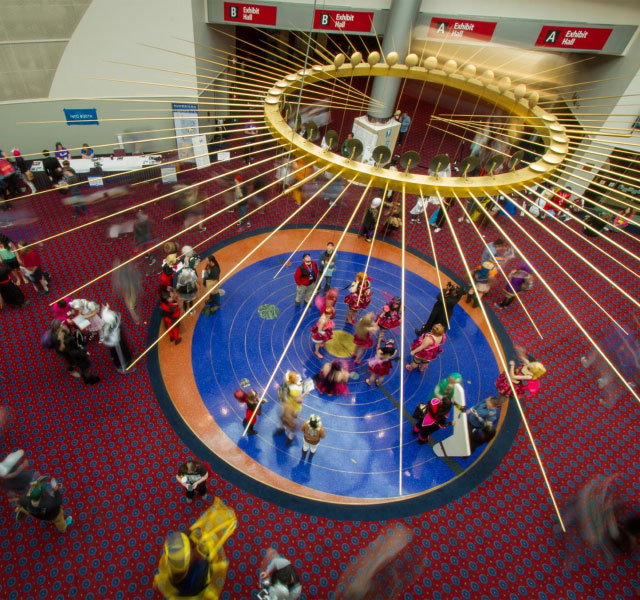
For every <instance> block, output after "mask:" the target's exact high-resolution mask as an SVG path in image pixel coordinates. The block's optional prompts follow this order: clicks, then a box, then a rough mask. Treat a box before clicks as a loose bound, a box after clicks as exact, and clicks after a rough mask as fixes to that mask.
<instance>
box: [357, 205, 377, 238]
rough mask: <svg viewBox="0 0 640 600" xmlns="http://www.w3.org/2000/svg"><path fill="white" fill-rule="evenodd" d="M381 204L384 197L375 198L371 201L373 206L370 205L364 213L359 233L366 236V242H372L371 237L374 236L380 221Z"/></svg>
mask: <svg viewBox="0 0 640 600" xmlns="http://www.w3.org/2000/svg"><path fill="white" fill-rule="evenodd" d="M381 204H382V198H374V199H373V200H372V201H371V206H369V208H368V209H367V212H366V213H365V215H364V219H363V220H362V227H361V228H360V233H359V235H360V236H364V239H365V242H370V241H371V238H373V234H374V232H375V230H376V225H377V223H378V211H379V210H380V205H381Z"/></svg>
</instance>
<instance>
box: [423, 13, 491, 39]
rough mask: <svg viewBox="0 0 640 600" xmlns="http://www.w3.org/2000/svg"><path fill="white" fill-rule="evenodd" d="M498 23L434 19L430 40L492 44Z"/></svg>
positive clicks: (432, 20) (430, 30)
mask: <svg viewBox="0 0 640 600" xmlns="http://www.w3.org/2000/svg"><path fill="white" fill-rule="evenodd" d="M497 24H498V23H497V21H471V20H469V19H447V18H443V17H433V18H432V19H431V25H430V27H429V37H430V38H440V39H443V38H444V39H452V40H455V41H460V40H469V41H474V42H490V41H491V38H492V37H493V32H494V31H495V28H496V25H497Z"/></svg>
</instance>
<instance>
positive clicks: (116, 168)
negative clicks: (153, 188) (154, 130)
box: [31, 154, 162, 174]
mask: <svg viewBox="0 0 640 600" xmlns="http://www.w3.org/2000/svg"><path fill="white" fill-rule="evenodd" d="M161 163H162V155H160V154H144V155H140V156H119V157H101V158H97V159H95V160H90V159H88V158H72V159H71V160H70V161H69V166H70V167H71V168H72V169H73V170H74V171H75V172H76V173H78V174H82V173H89V171H91V169H93V168H95V167H100V168H101V169H102V171H103V172H105V173H122V172H126V171H135V170H136V169H141V168H142V167H149V166H151V165H159V164H161ZM31 170H32V171H33V172H34V173H38V172H42V171H44V168H43V166H42V161H41V160H34V161H33V163H32V165H31Z"/></svg>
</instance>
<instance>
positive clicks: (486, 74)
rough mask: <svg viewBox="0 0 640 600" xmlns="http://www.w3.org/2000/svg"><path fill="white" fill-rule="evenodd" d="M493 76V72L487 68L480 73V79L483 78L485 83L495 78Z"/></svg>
mask: <svg viewBox="0 0 640 600" xmlns="http://www.w3.org/2000/svg"><path fill="white" fill-rule="evenodd" d="M495 76H496V75H495V73H494V72H493V71H492V70H491V69H487V70H486V71H485V72H484V73H483V74H482V79H484V81H485V82H486V83H491V82H492V81H493V80H494V79H495Z"/></svg>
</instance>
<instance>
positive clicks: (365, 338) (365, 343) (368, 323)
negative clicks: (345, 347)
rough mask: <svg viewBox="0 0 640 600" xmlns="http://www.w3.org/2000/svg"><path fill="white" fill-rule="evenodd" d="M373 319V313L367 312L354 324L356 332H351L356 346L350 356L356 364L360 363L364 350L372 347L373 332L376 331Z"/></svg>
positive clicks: (376, 327)
mask: <svg viewBox="0 0 640 600" xmlns="http://www.w3.org/2000/svg"><path fill="white" fill-rule="evenodd" d="M374 319H375V316H374V314H373V313H367V314H366V315H365V316H364V317H362V319H360V320H359V321H358V324H357V325H356V332H355V333H354V334H353V343H354V344H355V346H356V347H355V350H354V353H353V356H352V358H353V362H354V363H355V364H356V365H359V364H360V363H361V361H362V355H363V354H364V352H365V350H367V349H369V348H373V334H374V333H375V332H376V331H378V326H377V325H376V324H375V323H374Z"/></svg>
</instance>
